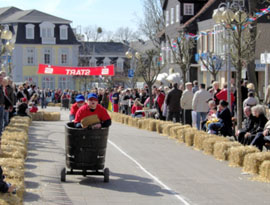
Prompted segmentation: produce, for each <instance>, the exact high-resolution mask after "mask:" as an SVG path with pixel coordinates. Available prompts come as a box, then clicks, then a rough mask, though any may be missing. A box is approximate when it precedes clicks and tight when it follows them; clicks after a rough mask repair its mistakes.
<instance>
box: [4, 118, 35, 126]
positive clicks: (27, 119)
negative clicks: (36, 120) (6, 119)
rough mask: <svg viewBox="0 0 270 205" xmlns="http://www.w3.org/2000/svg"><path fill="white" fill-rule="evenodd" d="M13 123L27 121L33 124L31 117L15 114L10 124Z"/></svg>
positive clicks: (26, 122)
mask: <svg viewBox="0 0 270 205" xmlns="http://www.w3.org/2000/svg"><path fill="white" fill-rule="evenodd" d="M13 123H25V124H28V125H30V124H31V118H30V117H21V116H14V117H12V118H11V119H10V123H9V124H13Z"/></svg>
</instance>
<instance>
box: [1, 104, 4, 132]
mask: <svg viewBox="0 0 270 205" xmlns="http://www.w3.org/2000/svg"><path fill="white" fill-rule="evenodd" d="M3 125H4V106H0V136H1V135H2V131H3Z"/></svg>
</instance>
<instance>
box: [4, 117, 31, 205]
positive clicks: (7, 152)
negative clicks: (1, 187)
mask: <svg viewBox="0 0 270 205" xmlns="http://www.w3.org/2000/svg"><path fill="white" fill-rule="evenodd" d="M30 123H31V120H30V118H29V117H14V118H12V119H11V122H10V124H9V125H8V126H7V127H6V128H5V130H4V131H3V133H2V140H1V154H0V166H1V167H2V169H3V174H4V175H5V177H6V178H5V181H6V182H8V183H10V184H12V185H14V186H15V187H16V194H9V193H5V194H3V193H0V204H9V205H10V204H16V205H17V204H18V205H20V204H23V195H24V191H25V186H24V162H25V158H26V156H27V142H28V129H29V125H30Z"/></svg>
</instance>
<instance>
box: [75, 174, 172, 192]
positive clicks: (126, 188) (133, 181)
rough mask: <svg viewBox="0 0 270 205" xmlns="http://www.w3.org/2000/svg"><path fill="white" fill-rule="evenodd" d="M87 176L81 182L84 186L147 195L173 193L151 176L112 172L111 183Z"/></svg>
mask: <svg viewBox="0 0 270 205" xmlns="http://www.w3.org/2000/svg"><path fill="white" fill-rule="evenodd" d="M94 177H95V176H93V177H87V178H85V179H83V180H81V181H80V182H79V184H81V185H84V186H91V187H97V188H100V189H109V190H114V191H118V192H129V193H137V194H140V195H147V196H163V194H173V193H171V192H170V191H168V190H166V189H163V188H162V187H160V186H158V185H156V184H155V183H154V181H153V180H151V179H149V178H144V177H139V176H135V175H129V174H120V173H111V178H110V182H109V183H104V182H103V180H102V179H100V178H99V179H98V178H96V179H94Z"/></svg>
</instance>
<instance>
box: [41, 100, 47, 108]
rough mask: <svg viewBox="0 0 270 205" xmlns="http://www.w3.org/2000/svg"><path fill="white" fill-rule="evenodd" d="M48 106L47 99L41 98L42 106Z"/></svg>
mask: <svg viewBox="0 0 270 205" xmlns="http://www.w3.org/2000/svg"><path fill="white" fill-rule="evenodd" d="M46 107H47V100H46V99H41V108H46Z"/></svg>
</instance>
